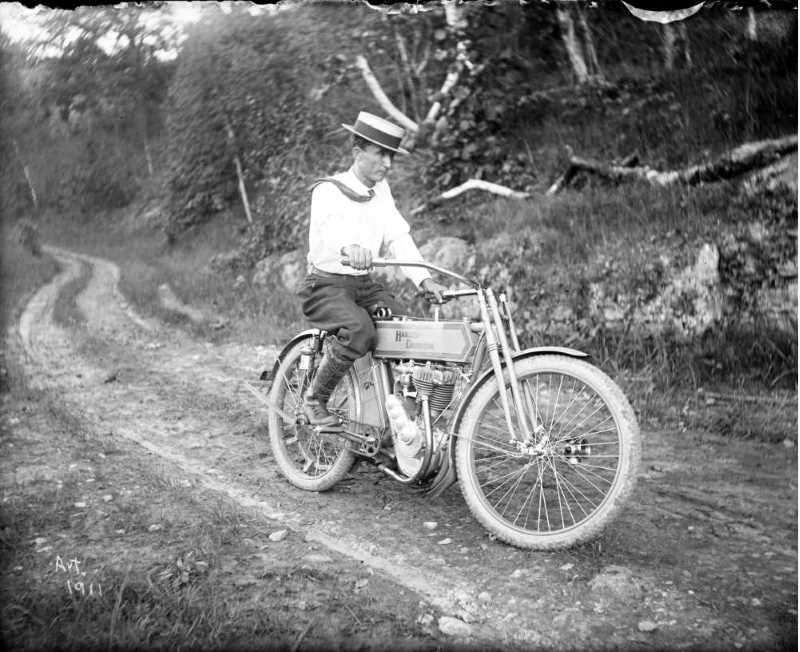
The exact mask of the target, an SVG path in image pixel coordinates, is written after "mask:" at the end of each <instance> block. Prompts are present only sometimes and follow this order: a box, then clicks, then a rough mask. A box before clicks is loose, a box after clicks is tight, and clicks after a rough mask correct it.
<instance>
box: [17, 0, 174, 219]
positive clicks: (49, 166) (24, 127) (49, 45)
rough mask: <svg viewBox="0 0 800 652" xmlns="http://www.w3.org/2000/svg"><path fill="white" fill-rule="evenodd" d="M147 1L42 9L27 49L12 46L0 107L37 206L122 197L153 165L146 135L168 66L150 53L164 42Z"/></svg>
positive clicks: (79, 206) (155, 123) (91, 206)
mask: <svg viewBox="0 0 800 652" xmlns="http://www.w3.org/2000/svg"><path fill="white" fill-rule="evenodd" d="M156 9H157V7H156V6H155V5H154V6H151V7H148V8H137V7H135V6H132V5H124V6H119V7H110V6H109V7H101V8H97V7H80V8H77V9H76V10H74V11H52V12H50V13H49V14H47V20H46V21H45V23H44V30H43V32H42V37H41V38H40V40H39V41H38V42H37V43H36V44H35V45H34V46H33V47H32V48H30V50H29V52H28V53H27V56H26V55H25V53H22V52H18V53H17V54H16V55H15V56H16V59H15V62H16V65H17V72H18V76H19V81H18V83H17V93H16V94H15V95H14V96H13V97H11V98H9V106H8V111H7V112H4V115H5V116H7V117H8V121H9V123H11V124H12V125H13V128H14V132H15V134H16V136H17V140H18V144H19V147H20V150H21V158H22V160H24V161H25V162H26V163H28V164H29V167H30V170H31V176H32V179H33V182H34V185H35V186H36V187H37V189H38V190H39V194H40V199H41V200H42V201H41V203H42V204H44V205H45V206H50V207H58V208H59V209H60V210H61V211H64V210H74V211H75V212H77V211H81V212H86V211H91V210H96V209H106V208H113V207H117V206H121V205H125V204H127V203H128V202H129V201H130V200H131V199H132V198H133V197H134V196H135V195H136V193H137V192H139V191H140V189H141V187H142V185H143V183H144V181H145V179H146V178H147V177H148V176H149V175H150V174H151V173H152V172H154V170H151V168H152V166H153V157H152V154H151V150H152V149H153V147H152V146H151V141H152V140H153V138H154V137H156V136H158V134H159V133H160V128H161V119H160V113H159V112H160V106H161V104H162V102H163V99H164V96H165V92H166V87H167V85H168V83H169V78H170V74H171V69H172V66H171V64H169V63H165V62H163V61H161V60H160V59H158V57H157V56H156V53H157V52H159V51H160V50H161V49H162V48H164V47H168V46H170V45H171V44H174V40H173V36H174V35H171V34H170V33H169V30H166V29H165V28H164V26H163V25H158V24H154V23H151V22H150V21H148V20H147V17H148V16H150V17H152V16H153V15H154V14H153V12H154V11H155V10H156ZM110 37H111V38H115V39H116V42H115V43H113V44H109V38H110ZM25 208H27V206H26V207H25Z"/></svg>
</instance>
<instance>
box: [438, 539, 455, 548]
mask: <svg viewBox="0 0 800 652" xmlns="http://www.w3.org/2000/svg"><path fill="white" fill-rule="evenodd" d="M436 543H438V544H439V545H440V546H447V545H449V544H451V543H453V540H452V539H450V538H449V537H448V538H447V539H442V540H441V541H437V542H436Z"/></svg>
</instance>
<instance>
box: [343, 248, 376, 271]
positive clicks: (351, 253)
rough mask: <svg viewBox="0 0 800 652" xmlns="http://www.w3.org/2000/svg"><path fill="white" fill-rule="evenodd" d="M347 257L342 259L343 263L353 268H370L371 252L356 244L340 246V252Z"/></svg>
mask: <svg viewBox="0 0 800 652" xmlns="http://www.w3.org/2000/svg"><path fill="white" fill-rule="evenodd" d="M340 253H341V254H342V256H344V257H345V258H346V259H347V262H345V261H344V260H343V261H342V264H343V265H349V266H350V267H352V268H353V269H370V268H371V267H372V252H371V251H370V250H369V249H367V248H365V247H360V246H358V245H357V244H352V245H348V246H346V247H342V250H341V252H340Z"/></svg>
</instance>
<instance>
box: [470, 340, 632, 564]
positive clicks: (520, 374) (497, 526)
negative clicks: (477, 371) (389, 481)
mask: <svg viewBox="0 0 800 652" xmlns="http://www.w3.org/2000/svg"><path fill="white" fill-rule="evenodd" d="M514 368H515V370H516V374H517V378H518V379H520V380H523V379H527V380H528V382H529V383H532V382H534V381H535V380H537V379H539V380H541V379H544V378H548V377H551V376H552V377H560V378H562V379H567V380H570V379H571V382H572V384H573V387H578V384H580V386H585V387H586V388H588V389H587V390H586V392H587V395H588V394H589V393H593V394H594V395H595V396H596V397H598V398H599V399H600V400H601V401H602V403H603V404H604V405H605V408H604V409H605V410H607V413H608V415H609V416H607V417H606V418H605V421H608V423H609V424H612V423H613V427H609V431H611V430H613V431H614V435H615V436H616V442H617V443H616V444H615V445H614V448H613V451H614V452H615V455H610V456H609V455H602V454H600V455H598V457H601V458H603V457H611V458H613V460H614V461H616V469H615V470H612V471H610V472H608V473H607V475H608V476H609V478H610V479H608V485H609V487H608V490H607V491H605V493H604V494H603V492H598V496H601V497H602V498H600V497H598V503H599V504H597V505H596V506H593V507H592V508H591V510H590V512H589V513H588V514H586V515H585V516H584V517H583V518H580V519H579V520H577V521H575V520H574V516H573V514H572V512H571V511H570V512H568V513H569V516H570V517H573V522H572V523H570V524H564V518H563V513H564V509H563V508H562V506H561V500H562V495H563V499H564V502H565V503H566V502H567V500H568V499H569V498H582V497H583V494H579V495H576V494H574V493H573V495H572V496H570V495H568V493H567V491H568V492H569V493H572V489H570V488H569V486H568V484H567V482H568V481H569V478H567V480H566V481H565V480H564V478H566V477H567V475H568V474H570V473H572V474H573V476H572V477H578V476H575V475H574V474H575V473H578V471H576V470H574V469H581V467H580V466H578V463H577V462H575V464H576V466H575V467H574V469H569V467H568V466H560V465H562V464H565V465H566V464H568V459H569V458H568V457H566V456H559V455H554V456H552V458H551V459H550V460H549V461H548V462H547V463H546V464H540V465H538V466H537V467H534V466H533V463H531V464H528V466H527V467H526V468H524V469H523V466H522V464H523V461H524V460H530V459H531V458H530V457H520V456H519V454H518V453H514V454H511V455H508V456H504V455H503V454H502V453H497V452H496V451H492V453H491V455H493V456H494V458H496V459H498V460H499V461H493V462H491V464H487V465H486V466H485V468H487V469H488V468H489V467H490V466H497V465H498V464H503V463H508V465H510V466H511V468H512V471H511V473H513V474H516V475H517V476H518V477H519V480H517V483H518V484H519V483H521V481H522V479H523V476H524V475H525V474H526V473H527V472H528V470H529V469H531V468H535V469H536V470H534V472H533V474H532V475H536V482H535V485H534V487H533V488H532V489H531V495H532V493H533V491H535V490H536V486H537V485H538V486H540V487H541V489H539V494H540V495H541V494H545V490H544V488H545V479H544V475H543V472H542V470H543V469H544V471H545V473H548V472H549V471H550V470H552V478H553V483H552V485H551V486H555V493H556V496H557V498H558V504H559V509H560V514H561V521H562V524H564V526H563V527H560V528H553V529H549V528H548V529H547V531H542V529H541V528H537V529H531V528H528V527H527V519H528V514H527V512H526V516H525V521H524V525H525V526H526V527H523V526H521V525H520V524H519V523H518V522H517V520H518V519H519V514H518V515H517V518H516V519H515V521H513V522H512V521H511V520H510V519H508V518H505V517H503V516H502V515H501V514H500V513H499V512H498V509H496V507H498V506H499V504H500V503H502V500H503V498H501V499H500V500H499V502H498V503H497V504H494V505H493V504H492V500H491V499H490V498H489V497H488V496H487V490H486V487H484V486H482V484H481V480H480V479H479V477H478V475H479V471H478V470H476V461H475V456H476V454H478V455H480V454H481V451H480V450H479V449H480V448H481V446H482V444H481V443H480V442H481V436H480V435H479V434H478V433H477V430H478V428H480V427H481V423H482V421H481V415H483V414H484V412H485V411H486V410H487V408H491V409H493V410H495V413H497V412H498V408H497V407H496V406H497V405H498V404H499V401H498V400H497V397H499V391H498V389H499V388H498V384H497V382H496V380H494V379H493V378H492V379H490V380H488V381H487V382H486V383H485V385H484V386H483V387H481V388H480V389H479V390H478V391H477V392H476V393H475V395H474V396H473V397H472V399H470V404H469V405H468V406H467V408H466V411H465V413H464V416H463V418H462V420H461V423H460V425H459V428H458V433H457V442H456V471H457V474H458V480H459V485H460V487H461V491H462V493H463V495H464V499H465V500H466V502H467V505H468V506H469V508H470V510H471V511H472V514H473V515H474V516H475V518H476V519H477V520H478V522H480V523H481V524H482V525H483V526H484V527H486V529H488V530H489V531H490V532H492V533H493V534H494V535H496V536H497V538H499V539H501V540H503V541H505V542H507V543H510V544H512V545H514V546H517V547H520V548H528V549H532V550H555V549H561V548H569V547H572V546H575V545H577V544H580V543H583V542H586V541H589V540H591V539H593V538H595V537H596V536H597V535H598V534H599V533H600V532H601V531H602V530H603V529H604V528H605V527H606V526H607V525H608V524H609V523H610V522H611V521H612V520H614V518H615V517H616V516H617V515H618V513H619V510H620V508H621V507H622V506H623V505H624V504H625V502H626V500H627V499H628V498H629V496H630V494H631V492H632V491H633V487H634V485H635V481H636V473H637V470H638V467H639V462H640V458H641V437H640V433H639V426H638V424H637V421H636V417H635V415H634V412H633V409H632V408H631V405H630V403H629V402H628V400H627V398H626V397H625V395H624V394H623V392H622V390H621V389H620V388H619V387H618V386H617V385H616V383H614V381H613V380H612V379H611V378H609V377H608V376H607V375H606V374H605V373H603V372H602V371H601V370H600V369H598V368H597V367H594V366H592V365H591V364H589V363H587V362H585V361H583V360H580V359H576V358H571V357H568V356H565V355H550V354H548V355H541V356H533V357H529V358H523V359H521V360H518V361H516V362H515V365H514ZM505 376H506V386H507V387H509V380H508V372H507V371H506V372H505ZM562 384H563V383H562ZM528 387H529V388H530V387H531V385H530V384H529V385H528ZM560 389H561V385H559V391H560ZM581 391H583V390H581ZM537 392H538V386H537ZM508 395H509V399H510V397H511V393H510V390H509V391H508ZM557 399H558V397H556V401H555V406H556V407H555V408H554V411H555V410H556V409H557V408H558V400H557ZM542 402H543V403H544V401H542ZM551 402H552V401H551ZM534 403H538V402H536V401H534ZM594 405H600V404H599V403H594V404H591V405H590V407H593V406H594ZM492 406H495V407H492ZM536 409H537V410H538V409H539V408H538V405H537V408H536ZM598 409H600V408H598ZM573 420H574V417H573ZM553 421H555V419H553V420H552V421H551V425H552V422H553ZM503 427H504V428H505V424H504V422H503ZM495 430H497V428H495ZM505 430H507V428H505ZM570 434H571V432H570ZM592 434H594V433H590V436H591V435H592ZM614 435H609V436H608V438H609V439H611V438H612V437H613V436H614ZM578 436H580V435H578ZM603 437H606V435H603ZM573 440H574V438H573V437H571V438H570V439H569V441H573ZM476 441H477V442H478V443H477V444H476V443H475V442H476ZM487 441H488V439H487ZM498 441H500V440H499V439H498ZM605 445H607V444H605ZM509 448H510V446H509ZM595 448H596V449H597V447H595ZM589 449H590V448H589ZM589 449H587V450H589ZM600 450H601V451H602V450H603V449H602V445H601V447H600ZM605 450H609V449H608V448H606V449H605ZM616 451H618V453H616ZM512 458H513V460H514V461H509V460H511V459H512ZM487 459H488V458H487ZM587 459H592V458H588V457H587ZM517 460H519V462H518V461H517ZM592 461H593V460H592ZM607 463H608V462H607V461H606V460H602V461H601V462H600V464H607ZM517 464H519V466H518V469H522V470H515V467H514V465H517ZM537 464H538V462H537ZM586 468H587V471H586V472H585V473H586V474H587V475H588V474H589V473H593V471H590V470H588V469H589V468H590V465H587V466H586ZM598 468H600V467H599V466H598ZM557 469H561V470H557ZM502 471H505V468H503V469H502ZM604 472H605V471H604ZM496 473H501V471H496ZM537 473H538V475H537ZM565 474H566V475H565ZM509 475H510V474H509ZM499 477H500V478H501V479H502V478H503V477H504V476H503V475H500V476H499ZM559 477H561V478H562V480H561V482H562V484H563V486H564V487H565V488H566V489H567V491H564V490H563V489H562V488H561V487H560V486H559V480H558V478H559ZM531 479H533V478H531ZM497 482H500V480H498V479H491V480H490V481H489V480H487V482H486V484H487V485H489V484H491V483H497ZM506 482H509V481H508V480H502V483H506ZM513 490H514V491H516V487H514V488H513ZM494 491H496V489H494V490H492V491H489V492H488V493H489V494H491V493H493V492H494ZM509 491H511V490H510V489H508V490H506V493H508V492H509ZM504 495H505V494H504ZM523 495H524V494H523ZM544 502H545V511H548V507H547V501H546V498H545V501H544ZM578 502H579V501H576V505H577V503H578ZM532 503H533V501H532V500H531V504H532ZM509 504H510V499H509ZM527 504H528V498H527V497H526V498H525V500H524V501H523V502H522V507H521V508H520V512H522V511H523V510H525V509H528V510H529V509H530V507H527ZM538 508H539V510H540V513H539V514H538V515H537V516H536V519H537V521H538V522H541V520H542V519H541V500H540V503H539V506H538ZM512 511H513V510H512ZM548 518H549V517H548ZM547 525H548V526H549V525H550V523H549V520H548V522H547Z"/></svg>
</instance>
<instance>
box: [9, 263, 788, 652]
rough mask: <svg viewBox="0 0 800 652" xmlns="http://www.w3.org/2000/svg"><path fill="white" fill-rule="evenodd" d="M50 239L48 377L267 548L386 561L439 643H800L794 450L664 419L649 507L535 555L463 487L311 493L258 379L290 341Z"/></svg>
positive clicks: (26, 341)
mask: <svg viewBox="0 0 800 652" xmlns="http://www.w3.org/2000/svg"><path fill="white" fill-rule="evenodd" d="M48 251H49V253H50V254H51V255H54V256H55V257H56V258H57V259H58V260H59V261H60V262H61V263H62V264H63V271H62V272H61V273H60V274H59V275H58V277H56V278H55V279H54V280H53V282H51V283H50V284H49V285H47V286H45V287H43V288H42V289H41V290H40V291H39V292H38V293H37V294H36V295H35V296H34V297H33V298H32V299H31V300H30V302H29V303H28V304H27V307H26V308H25V310H24V312H23V313H22V315H21V318H20V320H19V324H18V329H17V331H16V332H15V333H13V334H12V335H13V337H12V338H11V339H10V341H9V347H10V349H9V350H10V351H11V352H12V353H14V354H16V355H18V356H19V357H20V359H21V360H22V361H23V364H24V368H25V372H26V375H27V377H28V381H29V383H30V384H31V385H32V386H34V387H37V388H41V389H44V390H46V391H48V392H49V393H50V394H51V395H53V394H54V393H57V395H58V397H59V399H58V400H59V401H60V402H61V404H62V406H63V408H64V410H66V411H67V412H68V413H69V414H71V415H72V416H73V418H74V419H76V420H78V421H79V422H80V424H81V427H82V428H85V429H86V430H88V431H91V432H93V433H96V434H97V435H98V436H102V437H105V438H112V439H115V440H118V441H120V442H123V441H124V442H128V443H130V442H132V443H133V444H135V445H133V446H129V447H128V448H126V449H125V450H126V451H128V453H126V454H128V455H131V456H133V457H134V458H137V460H138V461H139V462H141V461H142V459H144V460H151V461H152V460H158V466H159V468H162V469H163V473H164V474H166V475H167V476H169V477H174V478H181V479H182V481H186V482H187V483H188V485H190V486H192V487H196V490H197V491H201V490H202V491H204V492H212V493H215V494H220V495H224V496H226V497H227V498H228V499H229V500H231V501H233V502H234V503H235V504H237V505H238V506H239V508H240V509H241V510H243V511H244V512H246V513H247V514H249V515H251V517H252V518H254V519H256V520H257V522H258V523H260V524H261V526H262V528H263V532H264V538H265V541H266V535H267V534H269V533H270V532H273V531H276V530H280V529H287V530H288V531H289V533H288V536H287V537H286V539H285V540H284V541H282V542H281V543H280V544H275V545H271V546H270V547H269V548H268V554H269V555H275V556H280V555H287V556H289V555H296V554H297V551H298V549H302V550H315V551H317V553H318V554H317V556H316V557H314V559H317V560H318V561H317V562H313V560H312V562H308V561H307V562H306V563H319V564H323V565H327V566H328V567H330V565H331V564H334V565H337V566H338V567H339V568H340V569H341V572H342V573H350V572H355V571H354V570H353V569H359V568H360V569H362V571H363V569H367V570H368V571H369V573H370V576H371V577H375V578H376V579H375V580H374V581H373V585H374V586H375V587H379V589H378V588H376V589H375V590H380V592H381V595H382V596H383V597H382V598H381V599H385V600H389V601H391V602H394V604H395V608H394V613H395V614H396V615H400V614H402V615H403V617H404V618H408V619H409V620H408V627H409V629H410V630H412V631H416V632H417V633H418V634H419V635H422V633H423V632H424V634H425V636H426V637H428V639H427V640H429V641H430V642H432V644H436V645H443V646H447V645H449V644H457V645H460V644H465V643H473V644H475V645H477V646H487V645H488V646H491V647H508V648H515V647H519V648H526V649H530V648H533V647H545V648H556V649H575V648H581V649H586V648H604V647H628V646H632V647H636V646H642V647H654V648H659V649H676V648H686V647H696V648H703V649H707V648H720V649H733V648H745V649H746V648H753V649H759V650H766V649H787V646H788V647H796V637H797V610H796V609H797V546H796V544H797V529H796V524H797V465H796V451H795V450H794V449H788V448H787V447H785V446H783V445H775V444H760V443H757V442H752V441H741V440H739V441H736V440H730V439H723V438H717V437H714V436H712V435H708V434H705V433H704V434H702V436H701V435H700V434H699V433H692V432H683V433H677V432H672V431H662V430H647V429H645V431H644V433H643V435H644V455H643V465H642V468H641V473H640V477H639V483H638V485H637V489H636V492H635V495H634V501H633V502H632V504H631V505H630V506H629V507H628V508H627V509H626V510H625V511H624V512H623V514H622V517H621V518H620V519H619V520H618V521H617V522H616V523H615V524H614V525H613V526H612V527H611V528H610V529H609V530H608V531H607V532H606V533H605V534H604V535H603V536H602V538H601V539H600V540H598V541H597V542H594V543H593V544H590V545H586V546H583V547H580V548H577V549H574V550H570V551H564V552H558V553H535V552H528V551H521V550H517V549H514V548H511V547H509V546H507V545H505V544H501V543H499V542H497V541H494V540H492V539H491V538H490V537H489V536H488V535H487V533H486V532H485V531H484V530H483V529H482V528H481V527H480V526H479V525H478V524H477V523H476V522H475V521H474V520H473V519H472V518H471V516H470V514H469V512H468V510H467V508H466V506H465V505H464V503H463V501H462V499H461V496H460V494H459V493H458V489H457V488H453V489H451V490H449V491H448V492H447V493H446V494H445V495H444V496H442V497H440V498H437V499H426V498H425V497H424V496H419V495H417V494H415V493H414V492H413V491H411V490H409V489H407V488H404V487H403V486H400V485H399V484H397V483H395V482H394V481H393V480H391V479H390V478H388V477H386V476H384V475H383V474H382V473H380V472H379V471H377V470H375V469H373V468H371V467H370V466H369V465H366V464H362V465H359V466H358V467H356V470H355V471H354V473H353V474H352V477H351V478H348V479H347V480H345V481H344V482H343V483H341V485H339V486H338V487H336V488H335V489H334V490H333V491H331V492H328V493H325V494H310V493H304V492H301V491H299V490H296V489H294V488H293V487H291V486H290V485H288V483H286V482H285V481H284V480H283V479H282V478H281V477H280V476H279V475H278V473H277V471H276V468H275V465H274V463H273V461H272V459H271V455H270V452H269V446H268V441H267V437H266V433H265V430H264V428H265V415H264V414H263V413H262V406H261V405H259V404H258V403H257V401H256V400H255V399H254V397H253V396H252V395H251V394H250V393H249V392H248V391H247V389H246V388H245V386H244V384H243V383H244V381H248V382H255V381H256V379H257V378H258V374H259V372H260V371H261V370H262V369H263V368H265V367H266V366H267V365H268V364H269V363H270V362H271V360H272V359H273V357H274V355H275V351H274V350H272V349H270V348H269V347H259V348H257V349H255V350H254V348H253V347H249V346H239V345H225V346H214V345H211V344H209V343H205V342H201V341H196V340H193V339H191V338H190V337H189V336H187V335H186V334H185V333H183V332H180V331H179V330H177V329H174V328H170V327H166V326H164V325H162V324H159V323H155V322H151V321H149V320H147V319H144V318H142V317H140V316H138V315H136V314H135V313H134V312H133V311H132V310H131V309H130V308H128V307H127V305H126V303H125V301H124V297H122V296H121V295H120V293H119V292H118V290H117V281H118V278H119V272H118V270H117V268H116V267H115V266H114V265H113V264H112V263H110V262H108V261H104V260H101V259H96V258H91V257H88V256H83V255H77V254H72V253H70V252H66V251H63V250H58V249H52V248H50V249H49V250H48ZM78 279H85V280H86V284H85V287H84V289H83V290H82V291H81V292H80V294H79V295H78V299H77V304H78V308H79V310H80V312H81V313H82V315H83V316H84V318H85V322H84V323H80V324H77V325H75V326H74V327H65V326H63V325H59V324H57V323H56V322H55V321H54V319H53V311H54V306H55V305H56V302H57V301H58V298H59V295H60V293H61V292H63V290H64V288H65V287H67V286H68V284H70V283H75V282H78V281H77V280H78ZM74 329H79V330H80V333H81V334H80V336H77V335H76V332H77V331H76V330H74ZM54 443H55V442H54ZM18 454H19V451H17V455H18ZM131 463H132V464H133V463H134V462H133V461H132V462H131ZM147 463H148V464H152V462H147ZM37 464H38V462H37ZM19 469H20V467H19V466H18V467H17V470H16V472H17V473H18V474H19V472H20V471H19ZM23 471H24V464H23ZM32 472H33V471H32ZM425 522H436V524H437V525H436V527H435V528H434V529H432V530H431V529H428V528H427V527H425V526H423V523H425ZM121 545H124V543H123V544H121ZM319 560H321V561H319ZM379 580H380V581H379ZM264 581H265V582H267V580H264ZM355 587H358V582H356V583H355ZM362 587H363V585H362ZM365 595H366V594H365V593H364V592H359V591H358V590H356V588H354V589H353V590H352V591H350V592H349V593H345V594H344V595H343V596H340V598H339V599H341V600H347V601H352V602H351V606H354V605H357V604H358V603H359V602H360V601H364V600H365ZM372 599H377V598H376V597H375V596H374V595H373V597H372ZM265 600H267V601H268V598H265ZM308 640H309V641H310V640H312V638H311V636H309V638H308ZM315 640H316V641H317V642H318V643H319V642H320V638H317V639H315ZM386 643H387V645H388V646H389V647H391V642H389V641H387V642H386Z"/></svg>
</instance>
